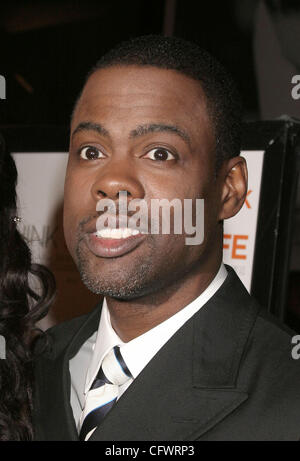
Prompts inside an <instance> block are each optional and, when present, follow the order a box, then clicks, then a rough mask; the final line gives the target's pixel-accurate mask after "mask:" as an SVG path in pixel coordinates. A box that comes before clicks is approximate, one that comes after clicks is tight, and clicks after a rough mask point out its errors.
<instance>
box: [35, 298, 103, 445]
mask: <svg viewBox="0 0 300 461" xmlns="http://www.w3.org/2000/svg"><path fill="white" fill-rule="evenodd" d="M101 308H102V304H99V305H97V306H96V308H95V309H94V310H93V311H92V312H91V313H90V314H88V315H87V316H84V319H82V318H78V319H75V321H72V323H71V326H69V327H68V328H66V327H65V328H66V330H68V331H64V335H63V336H62V334H61V333H60V337H62V338H63V340H62V343H64V342H65V344H61V342H56V340H55V337H54V338H52V339H53V341H51V340H50V341H51V342H50V344H49V347H48V352H47V353H46V354H44V355H43V358H42V361H41V364H40V365H39V363H38V364H37V367H36V381H37V383H38V389H37V392H36V396H35V412H34V413H35V415H34V419H35V427H36V440H57V441H59V440H78V433H77V429H76V425H75V421H74V417H73V411H72V408H71V404H70V391H71V379H70V372H69V360H70V359H71V358H72V357H73V356H74V355H75V354H76V353H77V351H78V350H79V348H80V347H81V346H82V344H83V343H84V342H85V341H86V340H87V339H88V338H89V337H90V336H91V335H92V334H93V333H94V332H95V331H96V330H97V328H98V324H99V319H100V313H101ZM58 328H59V327H58ZM70 336H71V337H72V340H71V342H69V344H68V341H70ZM41 428H43V429H41Z"/></svg>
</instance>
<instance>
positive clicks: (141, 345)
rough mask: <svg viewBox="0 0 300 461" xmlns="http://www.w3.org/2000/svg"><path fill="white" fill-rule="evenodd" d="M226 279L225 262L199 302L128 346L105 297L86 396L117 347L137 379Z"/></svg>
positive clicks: (89, 371)
mask: <svg viewBox="0 0 300 461" xmlns="http://www.w3.org/2000/svg"><path fill="white" fill-rule="evenodd" d="M226 276H227V270H226V268H225V266H224V264H223V263H222V264H221V266H220V268H219V271H218V273H217V275H216V276H215V278H214V279H213V280H212V282H211V283H210V284H209V286H208V287H207V288H206V289H205V290H204V291H203V292H202V293H201V294H200V295H199V296H198V297H197V298H196V299H194V300H193V301H192V302H191V303H190V304H188V305H187V306H185V307H184V308H183V309H181V310H180V311H178V312H177V313H176V314H174V315H173V316H172V317H170V318H168V319H167V320H165V321H164V322H162V323H160V324H159V325H157V326H156V327H154V328H152V329H151V330H149V331H147V332H146V333H144V334H142V335H140V336H138V337H137V338H134V339H132V340H131V341H129V342H128V343H124V342H123V341H122V340H121V339H120V338H119V336H118V335H117V333H116V332H115V331H114V329H113V327H112V325H111V322H110V315H109V310H108V307H107V302H106V299H105V298H104V300H103V306H102V312H101V317H100V322H99V328H98V333H97V338H96V342H95V345H94V352H93V357H92V361H91V364H90V367H89V369H88V372H87V379H86V385H85V393H86V392H88V391H89V389H90V387H91V385H92V383H93V381H94V379H95V377H96V375H97V373H98V370H99V367H100V364H101V363H102V360H103V359H104V357H105V355H106V354H107V353H108V352H109V351H110V350H111V349H112V348H113V347H114V346H117V345H118V346H120V350H121V354H122V356H123V358H124V360H125V363H126V365H127V366H128V368H129V370H130V372H131V374H132V376H133V378H136V377H137V375H138V374H139V373H140V372H141V371H142V369H143V368H144V367H145V366H146V365H147V363H148V362H149V361H150V360H151V359H152V358H153V357H154V355H155V354H156V353H157V352H158V351H159V349H161V347H162V346H163V345H164V344H165V343H166V342H167V341H168V340H169V339H170V338H171V336H173V334H174V333H175V332H176V331H177V330H178V329H179V328H180V327H181V326H182V325H183V324H184V323H185V322H186V321H187V320H188V319H189V318H191V317H192V316H193V315H194V314H195V313H196V312H197V311H198V310H199V309H200V308H201V307H202V306H203V305H204V304H206V303H207V301H208V300H209V299H210V298H211V297H212V296H213V295H214V294H215V293H216V291H217V290H218V289H219V288H220V286H221V285H222V284H223V282H224V281H225V279H226Z"/></svg>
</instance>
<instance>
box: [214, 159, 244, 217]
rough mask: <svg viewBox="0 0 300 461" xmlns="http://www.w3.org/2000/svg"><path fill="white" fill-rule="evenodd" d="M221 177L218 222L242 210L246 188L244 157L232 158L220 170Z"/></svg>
mask: <svg viewBox="0 0 300 461" xmlns="http://www.w3.org/2000/svg"><path fill="white" fill-rule="evenodd" d="M221 175H222V177H223V185H222V196H221V208H220V214H219V220H220V221H222V220H223V219H228V218H232V216H234V215H236V214H237V213H238V212H239V211H240V209H241V208H242V206H243V204H244V201H245V198H246V195H247V188H248V170H247V163H246V160H245V159H244V157H240V156H238V157H233V158H231V159H229V160H228V161H226V162H224V165H223V166H222V168H221Z"/></svg>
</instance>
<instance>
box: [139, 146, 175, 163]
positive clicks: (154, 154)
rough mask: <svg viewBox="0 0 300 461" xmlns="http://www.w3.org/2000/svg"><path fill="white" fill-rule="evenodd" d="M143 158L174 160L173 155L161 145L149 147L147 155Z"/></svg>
mask: <svg viewBox="0 0 300 461" xmlns="http://www.w3.org/2000/svg"><path fill="white" fill-rule="evenodd" d="M145 158H149V159H150V160H160V161H163V162H164V161H166V160H174V159H175V155H174V154H171V152H169V151H168V150H167V149H165V148H163V147H156V148H155V149H151V150H150V151H149V152H148V153H147V155H145Z"/></svg>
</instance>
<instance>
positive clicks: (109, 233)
mask: <svg viewBox="0 0 300 461" xmlns="http://www.w3.org/2000/svg"><path fill="white" fill-rule="evenodd" d="M137 234H140V231H139V230H137V229H130V228H129V227H125V228H120V229H113V228H109V227H105V228H104V229H101V230H97V232H96V235H97V237H102V238H110V239H122V238H123V239H124V238H127V237H129V236H130V235H137Z"/></svg>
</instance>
